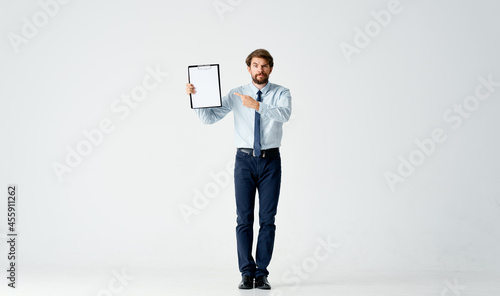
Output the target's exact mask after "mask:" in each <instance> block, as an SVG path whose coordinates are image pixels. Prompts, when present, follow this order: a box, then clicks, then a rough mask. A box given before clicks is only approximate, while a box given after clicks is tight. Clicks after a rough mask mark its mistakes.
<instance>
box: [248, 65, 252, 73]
mask: <svg viewBox="0 0 500 296" xmlns="http://www.w3.org/2000/svg"><path fill="white" fill-rule="evenodd" d="M247 70H248V73H250V74H252V71H251V70H250V66H248V67H247Z"/></svg>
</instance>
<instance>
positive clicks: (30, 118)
mask: <svg viewBox="0 0 500 296" xmlns="http://www.w3.org/2000/svg"><path fill="white" fill-rule="evenodd" d="M46 1H47V0H45V1H43V0H42V3H45V2H46ZM61 2H62V1H61ZM0 3H1V4H0V6H1V8H0V20H1V24H2V26H0V36H3V37H2V38H0V51H1V53H2V54H1V56H0V59H1V67H0V80H1V81H2V86H1V87H0V100H1V101H0V102H1V107H0V120H1V125H0V135H1V146H0V163H1V169H0V180H1V182H0V184H2V186H3V187H4V188H5V187H6V186H7V184H10V183H15V184H17V185H18V186H19V215H20V216H19V218H20V220H19V232H20V237H21V238H22V245H21V246H22V249H20V252H21V253H20V256H21V258H22V264H24V265H25V266H30V265H33V266H35V265H44V266H51V265H54V266H82V267H84V266H88V267H96V268H98V267H99V266H105V265H111V266H122V265H127V266H158V267H166V266H168V267H173V266H184V267H186V266H187V267H189V266H219V267H224V268H234V270H235V272H237V264H236V247H235V235H234V228H235V226H236V221H235V219H236V216H235V205H234V197H233V190H234V189H233V184H232V172H231V169H230V167H231V165H232V162H233V158H234V152H235V151H234V146H233V122H232V115H231V114H230V115H228V116H227V118H225V119H224V120H222V121H221V122H219V123H217V124H216V125H212V126H205V125H203V124H201V122H200V121H199V120H198V118H197V117H196V115H195V113H194V112H193V111H192V110H191V109H190V107H189V100H188V96H186V95H185V83H186V80H187V66H188V65H192V64H200V63H201V64H205V63H219V64H220V66H221V80H222V91H223V93H224V94H225V93H227V92H228V91H229V90H230V89H231V88H233V87H236V86H239V85H242V84H246V83H249V82H250V77H249V74H248V73H247V70H246V65H245V64H244V60H245V58H246V56H247V55H248V54H249V53H250V52H251V51H252V50H254V49H256V48H266V49H268V50H269V51H270V52H271V54H272V55H273V56H274V58H275V68H274V71H273V73H272V75H271V81H272V82H274V83H277V84H281V85H283V86H286V87H288V88H290V90H291V93H292V98H293V112H292V118H291V120H290V121H289V122H288V123H287V124H286V125H285V131H284V138H283V145H282V159H283V180H282V194H281V200H280V206H279V213H278V216H277V241H276V247H275V256H274V259H273V262H272V264H271V271H273V269H274V270H275V271H277V270H281V271H286V270H287V269H289V268H290V266H291V264H295V263H296V264H302V263H303V260H307V258H310V257H311V256H313V255H314V251H315V249H316V248H317V247H318V246H321V243H319V242H318V241H319V240H330V241H332V242H333V241H334V242H335V244H336V245H335V246H336V247H335V251H333V252H332V253H331V254H330V253H329V255H328V257H327V258H326V259H324V260H318V262H319V263H318V267H321V268H330V269H339V270H348V269H379V270H389V269H391V270H400V269H401V270H405V269H409V270H412V269H443V270H496V271H498V266H500V256H499V253H498V251H497V250H498V249H499V245H500V230H499V227H498V225H499V222H500V186H499V181H498V180H499V178H500V157H499V152H498V151H500V138H499V136H498V135H499V127H500V117H499V116H498V111H500V84H499V82H500V67H499V66H500V55H499V54H498V52H500V42H499V39H498V32H499V31H500V19H499V17H498V12H499V11H500V10H499V9H500V3H499V2H497V1H451V0H450V1H425V0H419V1H410V0H401V1H399V2H397V1H388V0H387V1H386V0H384V1H284V0H279V1H278V0H275V1H264V0H253V1H247V0H240V1H237V0H232V1H229V0H220V1H212V0H203V1H202V0H196V1H152V0H149V1H69V2H68V3H66V4H62V3H59V2H57V3H58V4H57V6H51V7H49V8H46V9H47V10H48V11H51V12H52V15H53V16H49V17H47V19H46V21H47V22H46V23H47V24H46V25H45V24H44V12H43V11H44V10H43V8H42V7H41V6H40V4H39V3H38V1H22V2H21V1H16V2H12V1H1V2H0ZM224 5H225V6H224ZM56 8H57V9H56ZM221 9H222V10H221ZM223 9H226V10H223ZM382 10H384V11H385V12H381V11H382ZM45 15H47V14H46V13H45ZM23 18H26V19H27V20H29V22H31V23H32V22H33V18H38V19H37V21H38V25H40V26H41V27H40V28H38V29H37V30H38V31H37V32H36V31H33V28H31V29H32V30H31V31H30V30H29V25H26V23H25V21H23ZM377 18H378V19H379V21H378V22H377ZM37 21H35V22H37ZM381 23H383V24H381ZM35 29H36V28H35ZM366 30H368V31H369V32H368V33H369V34H371V37H370V36H363V34H365V33H359V32H360V31H362V32H366ZM23 32H24V35H23ZM29 33H31V36H30V34H29ZM22 38H24V39H22ZM21 40H22V41H21ZM157 67H158V69H159V71H160V72H168V73H169V75H168V76H165V77H163V76H158V82H157V83H156V84H154V87H151V90H148V91H147V93H146V94H147V97H146V98H145V99H144V100H143V101H140V102H135V103H133V104H134V108H132V107H125V106H127V105H125V103H124V102H122V101H121V100H123V97H122V95H130V94H131V92H133V91H136V92H137V94H138V95H140V91H141V87H142V85H143V79H149V78H147V77H148V75H150V74H149V73H150V71H151V70H148V68H150V69H153V70H154V69H156V68H157ZM145 77H146V78H145ZM488 79H490V80H492V81H494V83H490V84H489V85H488V86H487V87H485V86H484V85H485V82H484V81H487V80H488ZM148 82H149V83H150V84H153V83H154V82H155V81H154V80H148ZM476 92H477V93H476ZM488 94H489V97H488V98H483V99H480V98H478V95H479V96H483V97H486V96H487V95H488ZM473 96H475V97H473ZM117 100H118V101H117ZM464 104H465V109H463V110H464V111H457V110H458V109H457V108H459V107H457V106H458V105H461V106H464ZM462 108H463V107H462ZM125 109H128V113H124V112H126V111H125ZM467 110H468V111H467ZM458 112H462V113H458ZM460 114H461V115H460ZM103 120H104V122H103V124H104V125H106V124H107V125H108V126H107V127H106V126H104V129H106V130H107V131H108V133H106V134H104V136H103V138H102V139H99V138H98V137H97V138H96V141H97V140H98V141H97V142H96V143H97V144H95V145H94V144H91V145H90V146H88V147H87V148H89V147H90V148H91V151H89V153H88V155H87V156H84V157H82V159H81V161H80V162H81V163H80V164H78V165H74V167H71V166H70V165H69V163H67V161H66V158H67V157H68V150H67V149H68V147H69V148H70V149H77V148H78V147H80V148H81V149H84V148H85V147H84V146H85V145H86V144H85V142H86V141H87V140H86V139H87V138H86V137H85V135H84V133H83V132H82V130H87V131H89V132H90V131H91V130H95V129H96V128H98V126H99V124H100V122H101V121H103ZM110 126H111V127H110ZM111 129H112V130H111ZM429 139H431V140H429ZM417 142H421V144H420V146H419V145H418V144H417ZM79 145H80V146H79ZM422 145H423V146H422ZM409 158H411V159H409ZM73 161H76V159H73ZM406 162H409V163H410V164H407V163H406ZM411 163H413V165H412V164H411ZM55 164H57V165H60V167H62V165H67V166H68V169H70V170H71V172H66V173H60V174H59V177H60V178H58V175H57V174H56V173H55V172H54V165H55ZM410 166H411V167H413V169H411V167H410ZM227 167H229V169H227ZM214 176H215V177H214ZM388 176H390V180H392V181H388V178H389V177H388ZM217 181H218V182H217ZM391 182H392V183H391ZM3 190H5V189H3ZM198 191H201V192H202V193H201V194H197V193H196V192H198ZM204 192H205V193H204ZM206 192H208V195H211V197H207V196H206V195H207V193H206ZM201 195H203V196H201ZM5 208H6V202H1V203H0V210H1V212H0V218H1V217H5V212H6V209H5ZM180 208H184V209H187V208H190V209H191V210H194V211H196V214H192V215H189V216H187V215H183V214H182V212H181V210H180ZM1 220H2V221H5V219H4V218H1ZM188 222H189V223H188ZM6 230H7V229H6V225H5V223H4V222H2V223H1V224H0V232H2V233H5V232H6ZM0 249H1V250H2V253H4V251H6V245H5V244H2V246H1V247H0ZM0 260H4V263H5V260H6V258H5V256H1V257H0Z"/></svg>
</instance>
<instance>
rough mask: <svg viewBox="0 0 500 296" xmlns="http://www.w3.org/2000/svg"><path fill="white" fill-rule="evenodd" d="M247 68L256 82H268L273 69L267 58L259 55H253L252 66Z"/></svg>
mask: <svg viewBox="0 0 500 296" xmlns="http://www.w3.org/2000/svg"><path fill="white" fill-rule="evenodd" d="M247 68H248V72H249V73H250V75H251V76H252V80H253V82H254V83H255V84H267V82H268V81H269V75H270V74H271V72H272V71H273V68H271V67H270V66H269V64H268V63H267V61H266V60H265V59H263V58H258V57H253V58H252V62H251V63H250V67H247Z"/></svg>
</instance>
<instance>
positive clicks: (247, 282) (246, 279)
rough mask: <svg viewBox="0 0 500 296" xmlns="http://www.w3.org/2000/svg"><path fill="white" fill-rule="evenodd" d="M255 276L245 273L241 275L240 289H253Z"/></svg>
mask: <svg viewBox="0 0 500 296" xmlns="http://www.w3.org/2000/svg"><path fill="white" fill-rule="evenodd" d="M253 279H254V278H253V276H249V275H244V276H242V277H241V283H240V285H239V286H238V289H253Z"/></svg>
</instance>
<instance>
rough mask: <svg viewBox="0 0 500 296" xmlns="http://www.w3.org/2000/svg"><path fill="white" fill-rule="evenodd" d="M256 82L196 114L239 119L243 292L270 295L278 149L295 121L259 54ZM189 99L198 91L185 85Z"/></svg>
mask: <svg viewBox="0 0 500 296" xmlns="http://www.w3.org/2000/svg"><path fill="white" fill-rule="evenodd" d="M246 64H247V68H248V72H249V73H250V75H251V77H252V82H251V83H249V84H247V85H243V86H240V87H237V88H235V89H232V90H231V91H230V92H229V94H227V95H226V96H224V97H223V98H222V107H219V108H205V109H195V112H196V113H197V114H198V117H199V118H200V119H201V121H202V122H203V123H205V124H212V123H215V122H217V121H219V120H220V119H222V118H223V117H224V116H226V115H227V114H228V113H229V112H230V111H233V113H234V131H235V144H236V147H237V151H236V160H235V166H234V185H235V186H234V187H235V195H236V213H237V226H236V241H237V249H238V265H239V269H240V272H241V275H242V280H241V283H240V285H239V287H238V288H240V289H252V288H253V287H254V279H255V287H256V288H259V289H271V285H270V284H269V282H268V280H267V276H268V274H269V272H268V270H267V267H268V265H269V262H270V261H271V256H272V253H273V247H274V236H275V230H276V226H275V224H274V218H275V215H276V210H277V207H278V197H279V192H280V184H281V157H280V152H279V147H280V145H281V137H282V134H283V123H284V122H287V121H288V119H289V118H290V114H291V111H292V101H291V100H292V98H291V96H290V91H289V90H288V89H286V88H284V87H282V86H280V85H277V84H272V83H270V82H269V75H270V74H271V72H272V71H273V66H274V62H273V57H272V56H271V55H270V54H269V52H268V51H267V50H265V49H257V50H255V51H254V52H252V53H251V54H250V55H249V56H248V57H247V59H246ZM186 93H187V94H195V93H196V90H195V87H194V85H192V84H189V83H188V84H187V85H186ZM257 190H258V192H259V224H260V229H259V236H258V240H257V250H256V255H255V259H256V260H254V258H253V257H252V242H253V221H254V205H255V193H256V191H257Z"/></svg>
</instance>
